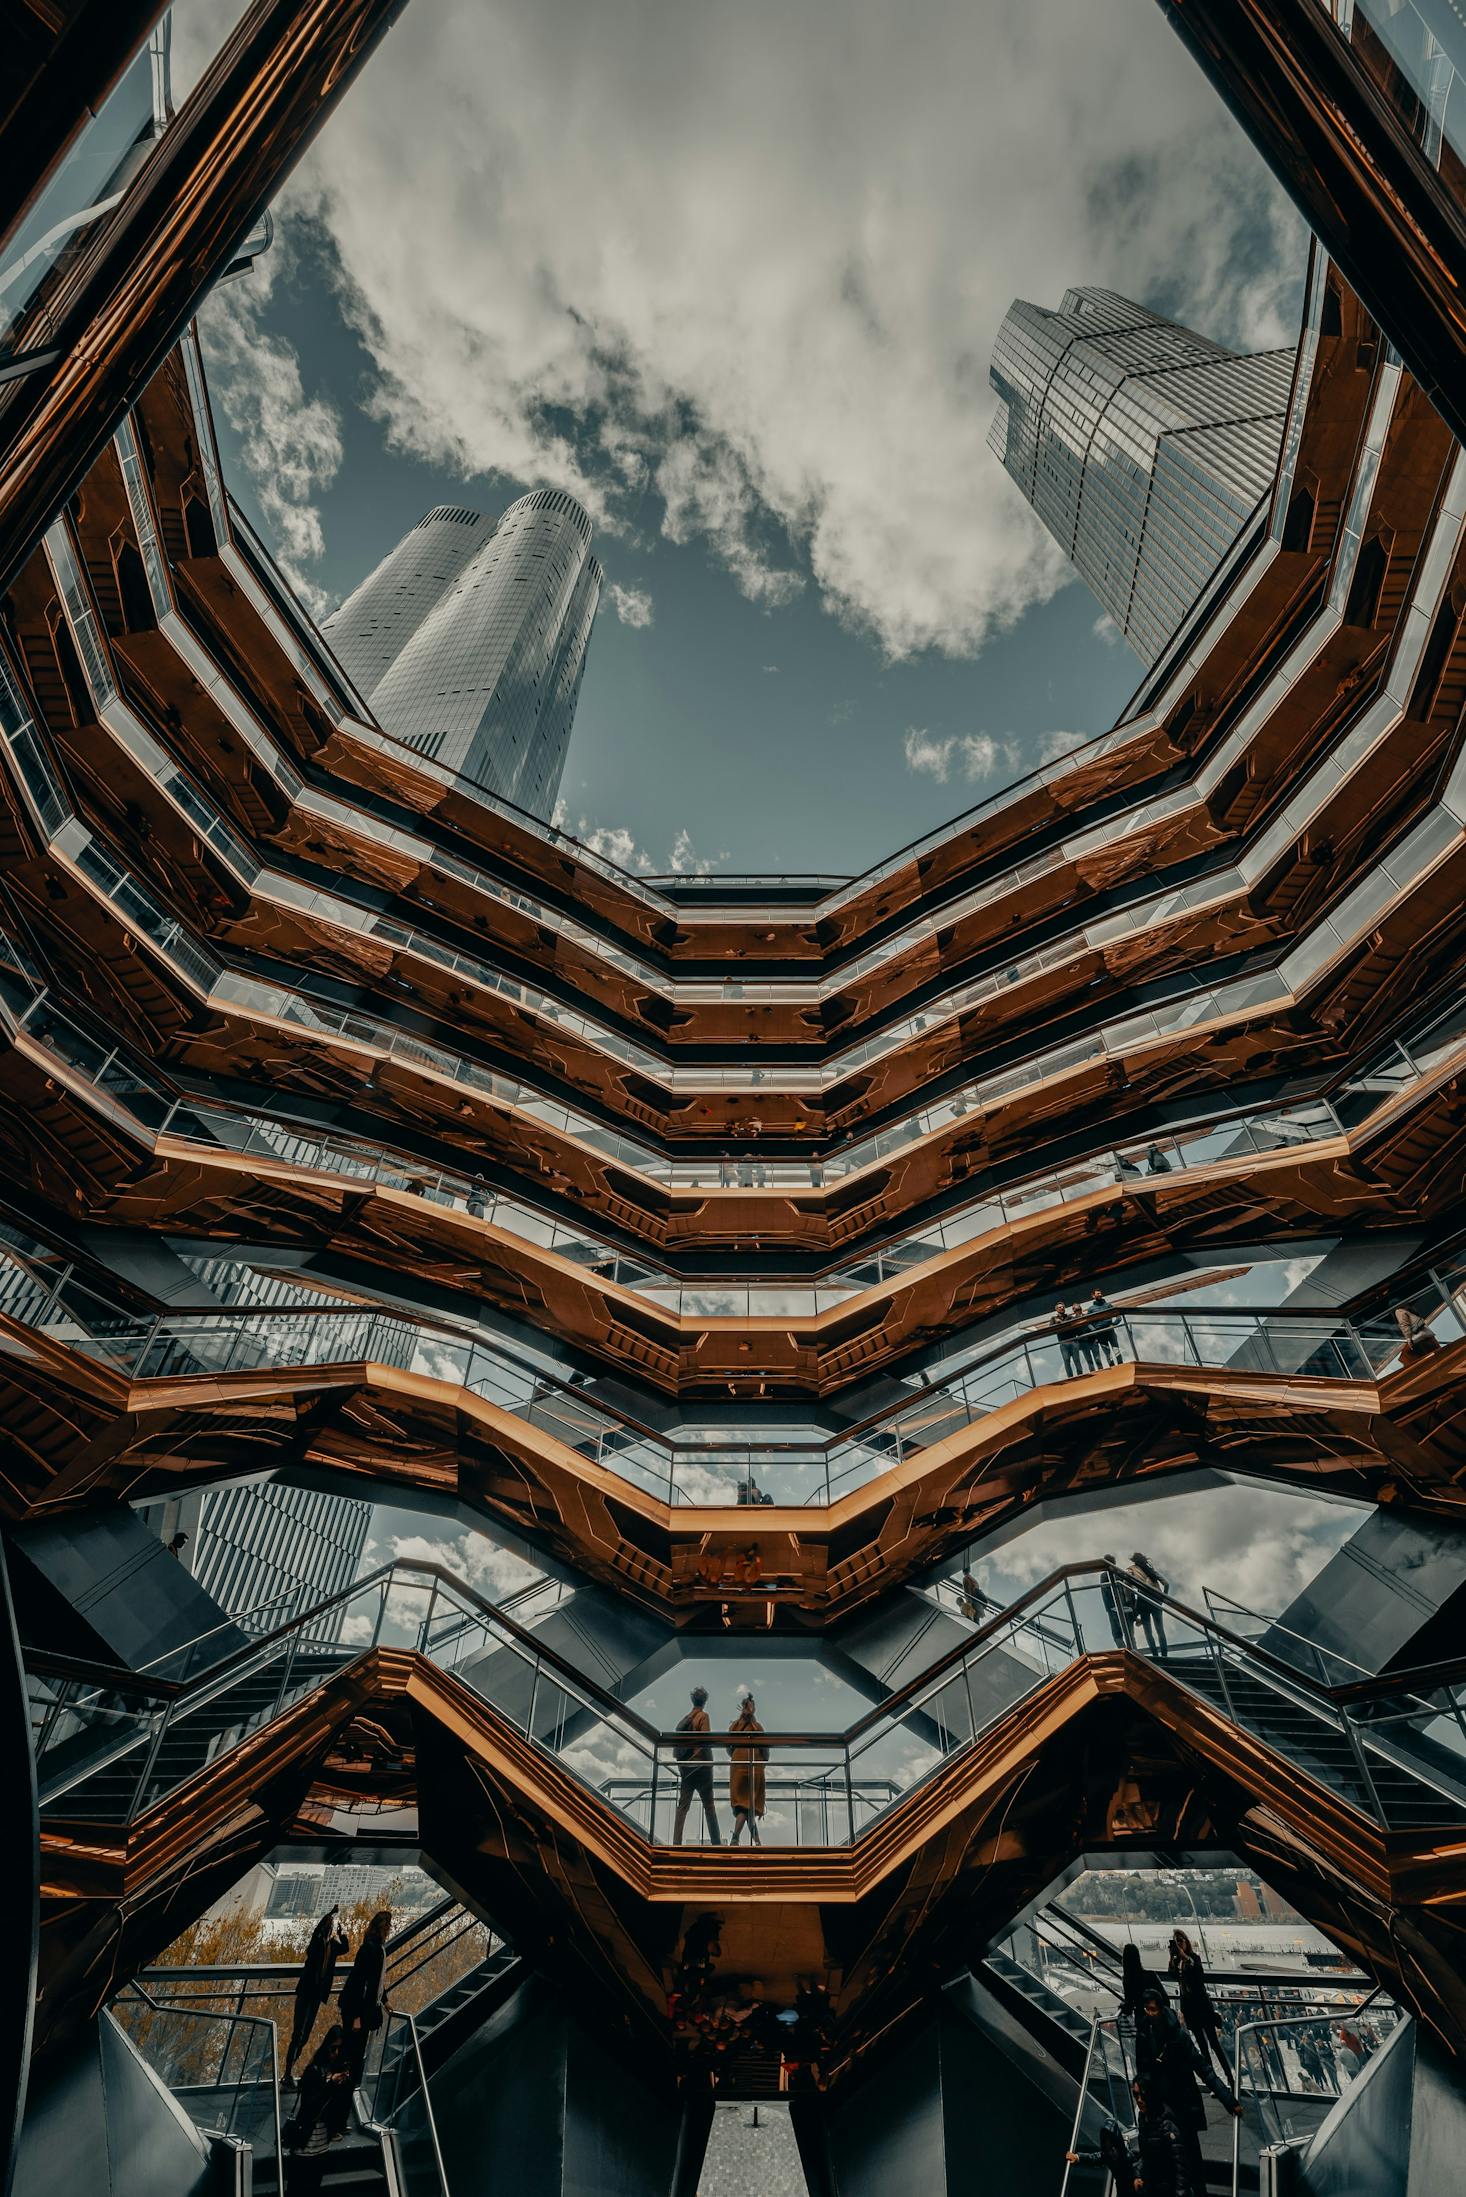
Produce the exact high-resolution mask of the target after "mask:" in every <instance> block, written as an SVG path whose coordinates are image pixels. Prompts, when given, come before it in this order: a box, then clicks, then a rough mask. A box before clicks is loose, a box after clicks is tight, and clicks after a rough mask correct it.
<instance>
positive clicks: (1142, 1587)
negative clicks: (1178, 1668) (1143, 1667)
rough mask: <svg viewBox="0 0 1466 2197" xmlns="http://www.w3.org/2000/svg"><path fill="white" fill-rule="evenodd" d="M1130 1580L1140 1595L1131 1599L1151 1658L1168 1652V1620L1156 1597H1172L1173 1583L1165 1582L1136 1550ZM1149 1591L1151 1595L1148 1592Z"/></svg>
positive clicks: (1150, 1563) (1133, 1610)
mask: <svg viewBox="0 0 1466 2197" xmlns="http://www.w3.org/2000/svg"><path fill="white" fill-rule="evenodd" d="M1130 1576H1131V1578H1132V1579H1133V1580H1135V1581H1136V1583H1137V1588H1138V1591H1137V1592H1136V1593H1135V1594H1133V1595H1132V1596H1131V1597H1130V1607H1131V1611H1132V1613H1133V1614H1134V1615H1135V1616H1137V1617H1138V1618H1139V1619H1140V1622H1141V1624H1142V1625H1143V1626H1144V1627H1145V1637H1146V1639H1147V1640H1148V1641H1149V1642H1150V1652H1151V1654H1152V1655H1164V1654H1165V1652H1166V1618H1165V1612H1164V1610H1163V1609H1162V1608H1161V1605H1160V1603H1159V1602H1158V1601H1156V1600H1155V1599H1154V1597H1155V1596H1157V1595H1165V1594H1169V1592H1170V1588H1171V1583H1170V1581H1169V1580H1168V1579H1163V1578H1162V1577H1161V1575H1160V1573H1159V1572H1158V1571H1157V1570H1156V1568H1155V1566H1154V1564H1153V1563H1152V1562H1151V1560H1150V1558H1149V1557H1148V1556H1143V1555H1142V1554H1141V1552H1140V1550H1139V1549H1136V1550H1135V1551H1134V1553H1133V1555H1132V1556H1131V1558H1130ZM1147 1590H1148V1591H1147Z"/></svg>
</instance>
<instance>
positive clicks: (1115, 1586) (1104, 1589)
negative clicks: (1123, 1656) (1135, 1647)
mask: <svg viewBox="0 0 1466 2197" xmlns="http://www.w3.org/2000/svg"><path fill="white" fill-rule="evenodd" d="M1100 1562H1101V1563H1102V1564H1105V1565H1107V1566H1108V1567H1109V1568H1108V1570H1107V1571H1106V1572H1105V1575H1104V1578H1103V1579H1102V1580H1101V1581H1100V1600H1101V1601H1102V1602H1103V1603H1104V1606H1105V1615H1106V1617H1107V1618H1108V1619H1109V1621H1110V1631H1111V1632H1112V1633H1113V1635H1114V1639H1115V1646H1116V1647H1117V1648H1128V1647H1129V1645H1130V1589H1129V1588H1128V1587H1127V1586H1126V1585H1125V1584H1124V1581H1123V1580H1122V1578H1121V1576H1120V1567H1119V1565H1118V1564H1117V1563H1116V1562H1115V1559H1114V1557H1113V1556H1102V1557H1101V1558H1100Z"/></svg>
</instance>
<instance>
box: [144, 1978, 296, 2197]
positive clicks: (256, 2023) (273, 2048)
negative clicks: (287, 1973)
mask: <svg viewBox="0 0 1466 2197" xmlns="http://www.w3.org/2000/svg"><path fill="white" fill-rule="evenodd" d="M129 1994H132V1995H134V1996H135V1997H137V1998H139V1999H141V2000H142V2001H143V2003H144V2005H146V2006H149V2007H151V2008H152V2009H153V2010H154V2012H155V2013H159V2014H181V2015H183V2016H184V2017H185V2019H187V2020H190V2021H200V2022H226V2023H227V2024H228V2025H229V2028H230V2032H231V2035H232V2033H233V2031H234V2029H235V2028H236V2027H237V2026H239V2025H240V2024H241V2023H242V2024H243V2025H244V2026H245V2027H246V2028H250V2029H267V2030H268V2031H269V2033H270V2106H271V2113H272V2117H273V2121H274V2128H275V2173H276V2177H277V2181H278V2183H279V2185H280V2186H281V2187H282V2188H283V2186H284V2179H285V2143H284V2136H283V2131H282V2127H281V2122H280V2067H279V2042H280V2040H279V2035H278V2032H277V2030H276V2028H275V2024H274V2022H273V2021H272V2020H271V2018H270V2017H269V2015H267V2014H241V2013H236V2014H213V2013H210V2012H209V2011H208V2010H207V2009H206V2008H204V2007H201V2006H173V2005H170V2004H169V2003H168V2002H167V2001H166V2000H164V1999H158V1998H154V1997H153V1995H152V1993H151V1992H148V1991H145V1990H144V1989H143V1988H142V1986H141V1984H139V1983H138V1982H136V1981H135V1980H134V1981H133V1982H132V1983H130V1984H129V1985H128V1986H127V1989H126V1991H124V1992H120V1993H119V1994H118V1996H119V1997H121V1998H126V1997H127V1996H128V1995H129ZM224 2050H225V2053H226V2054H227V2052H228V2050H229V2046H228V2043H227V2042H226V2044H225V2047H224ZM232 2117H233V2116H232V2114H231V2119H232ZM221 2133H226V2134H227V2133H230V2132H229V2131H221Z"/></svg>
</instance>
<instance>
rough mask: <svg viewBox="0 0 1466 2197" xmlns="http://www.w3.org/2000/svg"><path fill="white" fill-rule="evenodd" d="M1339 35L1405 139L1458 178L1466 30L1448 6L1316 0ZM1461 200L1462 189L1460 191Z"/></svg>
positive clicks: (1465, 123) (1464, 138) (1465, 114)
mask: <svg viewBox="0 0 1466 2197" xmlns="http://www.w3.org/2000/svg"><path fill="white" fill-rule="evenodd" d="M1320 4H1321V5H1323V6H1324V10H1325V12H1326V13H1332V14H1333V17H1334V20H1335V21H1336V23H1337V24H1338V26H1339V29H1340V33H1341V35H1342V36H1343V37H1344V38H1345V39H1346V40H1347V41H1348V42H1349V43H1350V44H1352V45H1353V47H1354V48H1355V50H1356V52H1358V53H1359V54H1360V55H1361V58H1362V59H1363V61H1364V64H1365V68H1366V71H1367V74H1368V76H1369V79H1370V82H1371V83H1372V84H1373V85H1374V86H1375V87H1376V88H1377V89H1378V90H1379V91H1381V92H1382V93H1383V94H1384V96H1385V97H1386V98H1387V99H1388V100H1389V102H1390V104H1391V105H1392V106H1393V107H1394V109H1395V112H1396V115H1397V117H1398V119H1399V121H1400V122H1401V124H1402V126H1403V128H1404V131H1405V134H1406V136H1407V137H1408V138H1410V139H1411V140H1413V141H1414V143H1416V144H1417V145H1418V146H1419V147H1420V150H1421V152H1422V153H1423V154H1424V155H1425V158H1426V159H1427V160H1428V161H1429V163H1430V165H1431V166H1432V167H1433V168H1440V167H1442V165H1443V163H1442V157H1441V156H1442V149H1443V148H1449V150H1450V152H1451V154H1452V155H1453V156H1454V157H1453V160H1452V162H1451V164H1450V165H1451V168H1452V169H1453V170H1454V172H1455V173H1456V175H1457V176H1459V173H1460V168H1461V164H1462V163H1463V161H1466V111H1463V108H1466V95H1463V90H1462V85H1461V82H1460V76H1461V71H1462V70H1463V69H1466V23H1463V20H1462V17H1461V15H1460V12H1459V10H1458V9H1457V8H1455V7H1454V6H1452V5H1450V4H1449V0H1446V4H1444V5H1441V4H1433V0H1348V5H1347V6H1345V5H1341V4H1339V0H1335V4H1334V6H1333V7H1332V8H1330V7H1329V6H1328V4H1327V0H1320ZM1458 192H1459V187H1458Z"/></svg>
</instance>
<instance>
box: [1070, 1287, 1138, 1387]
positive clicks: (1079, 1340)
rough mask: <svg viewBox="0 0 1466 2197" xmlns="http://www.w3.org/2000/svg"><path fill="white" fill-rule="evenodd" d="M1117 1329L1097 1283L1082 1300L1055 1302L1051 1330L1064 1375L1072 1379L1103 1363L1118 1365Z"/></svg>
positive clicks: (1114, 1316) (1116, 1320)
mask: <svg viewBox="0 0 1466 2197" xmlns="http://www.w3.org/2000/svg"><path fill="white" fill-rule="evenodd" d="M1119 1330H1120V1319H1119V1314H1118V1313H1117V1312H1116V1310H1115V1308H1114V1306H1113V1305H1112V1304H1111V1303H1110V1300H1109V1298H1108V1297H1107V1296H1106V1295H1105V1293H1104V1291H1103V1290H1102V1289H1101V1288H1100V1287H1099V1285H1098V1283H1096V1284H1095V1287H1094V1290H1093V1292H1092V1294H1091V1295H1090V1297H1089V1298H1088V1299H1087V1300H1086V1301H1085V1302H1084V1303H1082V1304H1081V1303H1075V1304H1065V1303H1062V1302H1061V1303H1059V1304H1056V1305H1055V1306H1054V1333H1055V1335H1056V1336H1057V1337H1058V1339H1059V1353H1060V1356H1061V1357H1062V1358H1063V1361H1064V1372H1065V1374H1066V1376H1067V1377H1069V1378H1071V1379H1072V1377H1073V1376H1074V1375H1075V1374H1076V1373H1098V1372H1099V1371H1100V1369H1101V1367H1103V1366H1111V1365H1119V1364H1120V1363H1121V1360H1122V1358H1123V1355H1124V1353H1123V1352H1122V1351H1121V1349H1120V1332H1119Z"/></svg>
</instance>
